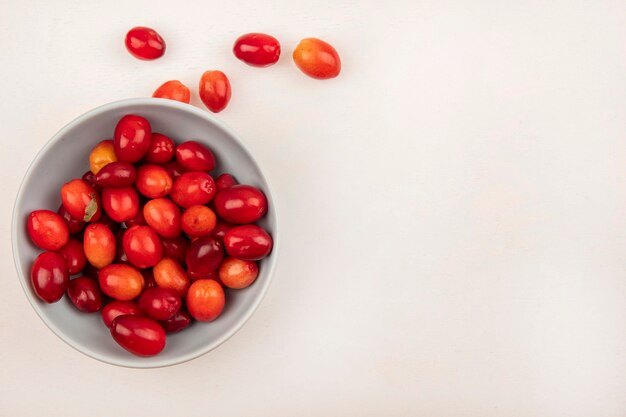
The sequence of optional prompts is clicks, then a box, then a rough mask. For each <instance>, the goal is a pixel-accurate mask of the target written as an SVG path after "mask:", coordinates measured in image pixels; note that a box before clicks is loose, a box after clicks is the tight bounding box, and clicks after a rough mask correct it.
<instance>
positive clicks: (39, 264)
mask: <svg viewBox="0 0 626 417" xmlns="http://www.w3.org/2000/svg"><path fill="white" fill-rule="evenodd" d="M69 279H70V277H69V273H68V271H67V264H66V263H65V258H63V256H61V255H59V254H58V253H54V252H43V253H42V254H40V255H39V256H38V257H37V258H36V259H35V262H33V266H32V268H31V272H30V281H31V284H32V286H33V290H34V291H35V294H36V295H37V297H39V298H41V299H42V300H43V301H45V302H46V303H55V302H57V301H59V300H60V299H61V297H63V294H65V290H66V289H67V285H68V283H69Z"/></svg>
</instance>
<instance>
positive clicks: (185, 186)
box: [170, 171, 215, 208]
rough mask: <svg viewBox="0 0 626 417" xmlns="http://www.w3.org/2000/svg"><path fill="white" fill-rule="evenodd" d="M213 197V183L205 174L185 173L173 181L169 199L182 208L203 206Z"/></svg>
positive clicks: (197, 172)
mask: <svg viewBox="0 0 626 417" xmlns="http://www.w3.org/2000/svg"><path fill="white" fill-rule="evenodd" d="M214 195H215V181H213V178H212V177H211V176H210V175H209V174H207V173H206V172H199V171H194V172H185V173H184V174H183V175H181V176H180V177H178V178H176V179H175V180H174V185H173V186H172V191H171V192H170V197H171V198H172V200H174V202H175V203H176V204H178V205H179V206H181V207H182V208H189V207H191V206H196V205H204V204H206V203H208V202H209V201H211V199H212V198H213V196H214Z"/></svg>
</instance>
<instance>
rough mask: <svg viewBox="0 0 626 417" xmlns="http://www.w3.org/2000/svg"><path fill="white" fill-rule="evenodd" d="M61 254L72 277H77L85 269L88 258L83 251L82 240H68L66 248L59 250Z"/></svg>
mask: <svg viewBox="0 0 626 417" xmlns="http://www.w3.org/2000/svg"><path fill="white" fill-rule="evenodd" d="M59 253H60V254H61V255H63V257H64V258H65V262H66V263H67V269H68V272H69V273H70V275H76V274H78V273H80V272H81V271H82V270H83V269H85V266H86V265H87V257H86V256H85V250H84V249H83V242H81V241H80V240H78V239H70V240H68V241H67V243H66V244H65V246H63V247H62V248H61V249H59Z"/></svg>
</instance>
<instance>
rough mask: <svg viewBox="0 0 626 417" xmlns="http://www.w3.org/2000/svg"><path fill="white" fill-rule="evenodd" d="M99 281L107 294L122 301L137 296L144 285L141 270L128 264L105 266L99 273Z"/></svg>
mask: <svg viewBox="0 0 626 417" xmlns="http://www.w3.org/2000/svg"><path fill="white" fill-rule="evenodd" d="M98 281H99V282H100V288H102V291H103V292H104V293H105V294H106V295H108V296H109V297H112V298H115V299H116V300H122V301H128V300H132V299H133V298H135V297H137V296H138V295H139V294H141V291H142V290H143V287H144V280H143V275H141V272H139V271H138V270H137V269H135V268H133V267H132V266H130V265H126V264H111V265H107V266H105V267H104V268H102V269H101V270H100V272H99V273H98Z"/></svg>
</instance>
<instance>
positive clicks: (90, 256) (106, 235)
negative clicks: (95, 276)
mask: <svg viewBox="0 0 626 417" xmlns="http://www.w3.org/2000/svg"><path fill="white" fill-rule="evenodd" d="M83 250H84V251H85V256H86V257H87V260H88V261H89V263H90V264H92V265H93V266H95V267H96V268H98V269H101V268H103V267H105V266H107V265H109V264H110V263H111V262H113V259H115V236H114V235H113V232H112V231H111V229H109V228H108V227H106V226H105V225H103V224H100V223H94V224H90V225H89V226H87V228H86V229H85V235H84V237H83Z"/></svg>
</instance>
